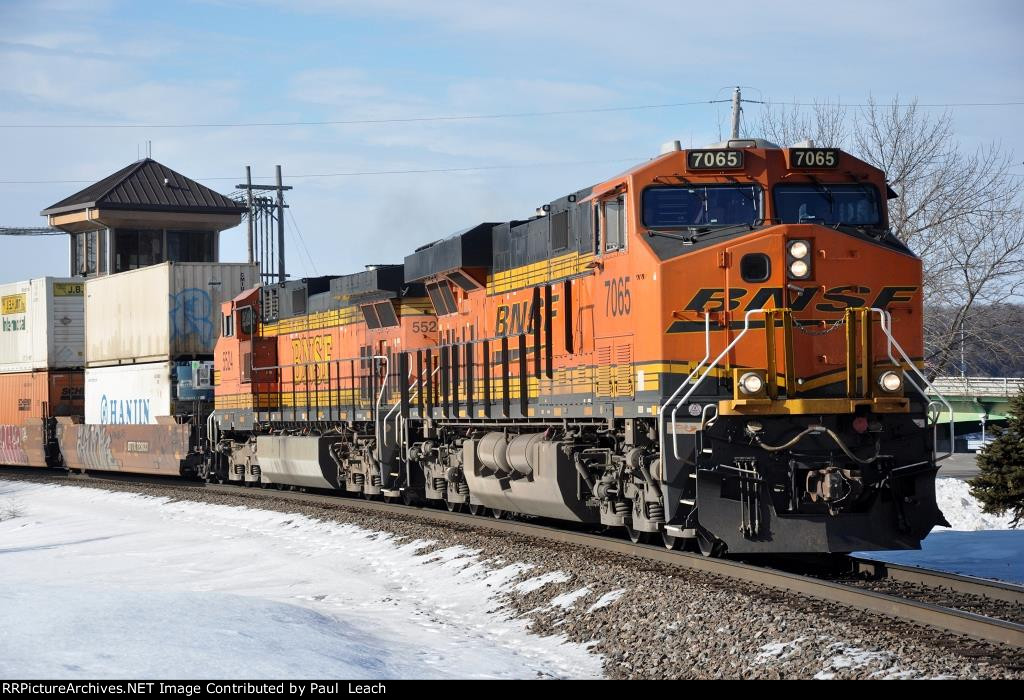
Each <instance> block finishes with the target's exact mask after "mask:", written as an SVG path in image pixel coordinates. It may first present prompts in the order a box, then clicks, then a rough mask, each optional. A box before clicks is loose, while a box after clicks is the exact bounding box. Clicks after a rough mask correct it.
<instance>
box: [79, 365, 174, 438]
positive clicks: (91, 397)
mask: <svg viewBox="0 0 1024 700" xmlns="http://www.w3.org/2000/svg"><path fill="white" fill-rule="evenodd" d="M171 374H172V366H171V363H170V362H147V363H145V364H139V365H121V366H114V367H92V368H87V369H86V370H85V422H86V423H87V424H90V425H112V424H147V423H148V424H155V423H156V417H157V416H169V415H171V399H172V397H173V395H174V387H173V380H172V378H171Z"/></svg>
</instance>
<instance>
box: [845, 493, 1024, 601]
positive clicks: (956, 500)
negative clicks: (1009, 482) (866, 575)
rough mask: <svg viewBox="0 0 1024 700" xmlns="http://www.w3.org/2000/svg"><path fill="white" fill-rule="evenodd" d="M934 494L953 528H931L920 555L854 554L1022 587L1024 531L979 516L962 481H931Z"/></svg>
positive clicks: (1004, 517)
mask: <svg viewBox="0 0 1024 700" xmlns="http://www.w3.org/2000/svg"><path fill="white" fill-rule="evenodd" d="M935 495H936V499H937V500H938V503H939V509H940V510H941V511H942V514H943V515H945V516H946V520H947V521H949V524H950V525H951V526H952V527H948V528H946V527H937V528H935V529H934V530H932V532H931V534H930V535H928V537H927V538H925V540H924V542H922V543H921V549H920V550H919V551H918V550H909V551H894V552H858V553H857V554H858V555H860V556H864V557H868V558H871V559H880V560H882V561H888V562H892V563H894V564H907V565H909V566H920V567H927V568H929V569H938V570H940V571H950V572H953V573H957V574H963V575H967V576H980V577H982V578H995V579H1001V580H1003V581H1014V582H1017V583H1024V528H1022V529H1017V530H1011V529H1010V520H1011V517H1010V515H1009V514H1006V515H1002V516H998V515H989V514H987V513H982V512H981V506H980V504H979V503H978V501H977V500H975V498H974V497H973V496H971V494H970V486H969V485H968V484H967V482H965V481H961V480H959V479H936V480H935Z"/></svg>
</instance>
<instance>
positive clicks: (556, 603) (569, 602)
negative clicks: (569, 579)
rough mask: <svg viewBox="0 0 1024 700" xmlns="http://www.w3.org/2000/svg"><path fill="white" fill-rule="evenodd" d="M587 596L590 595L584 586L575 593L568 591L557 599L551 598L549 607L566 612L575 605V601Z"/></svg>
mask: <svg viewBox="0 0 1024 700" xmlns="http://www.w3.org/2000/svg"><path fill="white" fill-rule="evenodd" d="M588 595H590V589H589V588H587V587H586V586H584V587H583V588H579V589H577V590H575V591H569V592H568V593H563V594H562V595H560V596H558V597H557V598H552V599H551V607H553V608H562V609H563V610H568V609H569V608H571V607H572V606H574V605H576V601H577V600H579V599H580V598H583V597H585V596H588Z"/></svg>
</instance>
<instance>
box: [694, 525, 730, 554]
mask: <svg viewBox="0 0 1024 700" xmlns="http://www.w3.org/2000/svg"><path fill="white" fill-rule="evenodd" d="M697 546H698V547H699V548H700V553H701V554H703V555H704V556H706V557H714V558H718V557H720V556H722V555H723V554H725V543H724V542H722V540H720V539H718V538H717V537H715V536H714V535H713V534H711V533H710V532H708V531H707V530H705V529H704V528H703V527H701V526H700V525H698V526H697Z"/></svg>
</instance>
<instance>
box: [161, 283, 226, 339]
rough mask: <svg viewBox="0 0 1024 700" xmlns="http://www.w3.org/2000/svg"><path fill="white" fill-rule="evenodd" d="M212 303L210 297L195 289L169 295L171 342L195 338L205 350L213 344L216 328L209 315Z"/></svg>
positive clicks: (211, 311) (191, 288)
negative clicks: (189, 337)
mask: <svg viewBox="0 0 1024 700" xmlns="http://www.w3.org/2000/svg"><path fill="white" fill-rule="evenodd" d="M212 313H213V301H212V300H211V299H210V295H209V294H208V293H207V292H206V291H204V290H202V289H197V288H196V287H189V288H188V289H183V290H181V291H180V292H178V293H177V294H172V295H171V340H178V339H180V338H187V337H188V336H192V335H194V336H197V337H198V339H199V344H200V345H201V346H202V347H204V348H206V347H210V346H211V345H212V344H213V339H214V338H213V332H214V329H215V328H216V326H215V325H214V323H213V320H212V319H211V318H210V315H211V314H212Z"/></svg>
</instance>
